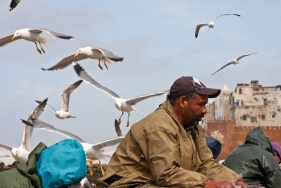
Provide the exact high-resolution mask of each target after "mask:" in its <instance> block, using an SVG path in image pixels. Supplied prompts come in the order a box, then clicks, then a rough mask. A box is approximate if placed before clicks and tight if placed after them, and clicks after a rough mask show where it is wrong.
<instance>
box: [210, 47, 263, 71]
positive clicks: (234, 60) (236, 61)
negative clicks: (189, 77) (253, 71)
mask: <svg viewBox="0 0 281 188" xmlns="http://www.w3.org/2000/svg"><path fill="white" fill-rule="evenodd" d="M256 53H258V52H255V53H251V54H245V55H242V56H240V57H238V58H237V59H233V60H232V61H231V62H229V63H227V64H225V65H224V66H222V67H221V68H220V69H219V70H217V71H216V72H214V73H213V74H212V75H214V74H216V73H217V72H219V71H220V70H222V69H223V68H225V67H227V66H228V65H231V64H233V65H236V64H238V63H239V62H238V61H239V60H240V59H242V58H243V57H246V56H249V55H253V54H256Z"/></svg>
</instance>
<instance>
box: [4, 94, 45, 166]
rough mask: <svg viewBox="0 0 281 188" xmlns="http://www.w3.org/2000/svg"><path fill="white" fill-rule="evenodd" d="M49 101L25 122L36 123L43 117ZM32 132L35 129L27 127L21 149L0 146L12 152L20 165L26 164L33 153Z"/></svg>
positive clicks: (34, 111) (42, 104)
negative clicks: (31, 146) (42, 114)
mask: <svg viewBox="0 0 281 188" xmlns="http://www.w3.org/2000/svg"><path fill="white" fill-rule="evenodd" d="M47 100H48V99H45V100H44V101H43V102H42V103H41V104H39V105H38V106H37V107H36V108H35V109H34V110H33V111H32V112H31V114H30V115H29V116H28V118H27V120H26V121H25V122H29V123H30V122H33V121H35V120H36V119H37V118H38V117H39V116H40V115H41V113H42V112H43V111H44V108H45V105H46V103H47ZM32 132H33V127H30V126H28V125H25V126H24V131H23V136H22V142H21V145H20V147H18V148H10V147H8V146H5V145H2V144H1V145H0V147H1V148H4V149H6V150H8V151H10V152H11V154H12V156H13V157H14V159H15V160H16V161H18V162H20V163H25V162H26V161H27V159H28V155H29V153H30V152H31V148H30V139H31V136H32Z"/></svg>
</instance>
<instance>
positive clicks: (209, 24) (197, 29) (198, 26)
mask: <svg viewBox="0 0 281 188" xmlns="http://www.w3.org/2000/svg"><path fill="white" fill-rule="evenodd" d="M226 15H234V16H240V15H239V14H229V13H226V14H221V15H219V16H218V17H216V18H215V20H214V21H212V22H210V23H203V24H198V25H197V26H196V29H195V38H197V37H198V34H199V29H200V28H201V27H203V26H206V25H207V26H208V27H209V29H210V28H213V27H214V24H215V21H216V20H217V19H218V18H219V17H221V16H226Z"/></svg>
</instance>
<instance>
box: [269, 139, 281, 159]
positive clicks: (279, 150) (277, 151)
mask: <svg viewBox="0 0 281 188" xmlns="http://www.w3.org/2000/svg"><path fill="white" fill-rule="evenodd" d="M270 144H271V146H272V148H273V152H274V157H275V159H276V161H277V162H278V163H281V147H280V145H279V143H278V142H276V141H275V140H271V141H270Z"/></svg>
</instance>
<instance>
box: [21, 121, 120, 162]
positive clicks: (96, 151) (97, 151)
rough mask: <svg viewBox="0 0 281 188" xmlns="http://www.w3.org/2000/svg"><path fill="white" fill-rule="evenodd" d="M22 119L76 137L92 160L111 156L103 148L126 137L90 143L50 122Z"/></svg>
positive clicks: (39, 126) (48, 129)
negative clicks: (103, 151)
mask: <svg viewBox="0 0 281 188" xmlns="http://www.w3.org/2000/svg"><path fill="white" fill-rule="evenodd" d="M21 121H22V122H23V123H24V124H27V125H28V126H31V127H32V128H38V129H44V130H46V131H50V132H55V133H58V134H61V135H64V136H66V137H68V138H72V139H76V140H77V141H79V142H80V143H81V145H82V146H83V149H84V151H85V154H86V156H87V159H90V161H91V160H100V159H107V158H108V157H109V156H107V155H105V154H103V153H102V151H101V149H102V148H105V147H109V146H114V145H116V144H119V143H120V142H121V141H122V139H123V138H124V136H119V137H116V138H112V139H109V140H105V141H103V142H100V143H96V144H90V143H86V142H85V141H84V140H82V139H81V138H79V137H78V136H76V135H74V134H72V133H70V132H67V131H64V130H60V129H57V128H55V127H54V126H52V125H50V124H48V123H45V122H43V121H40V120H39V119H37V120H35V121H33V122H27V121H25V120H21Z"/></svg>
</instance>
